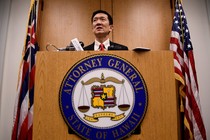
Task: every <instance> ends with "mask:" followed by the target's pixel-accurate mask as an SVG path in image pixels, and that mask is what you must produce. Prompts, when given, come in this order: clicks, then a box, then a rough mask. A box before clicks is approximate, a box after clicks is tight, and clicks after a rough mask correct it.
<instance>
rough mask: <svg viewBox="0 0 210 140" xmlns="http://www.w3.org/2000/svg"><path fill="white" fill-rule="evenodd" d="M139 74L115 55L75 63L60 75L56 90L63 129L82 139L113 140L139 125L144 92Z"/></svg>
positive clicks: (144, 99) (89, 58)
mask: <svg viewBox="0 0 210 140" xmlns="http://www.w3.org/2000/svg"><path fill="white" fill-rule="evenodd" d="M147 92H148V91H147V88H146V84H145V81H144V79H143V77H142V75H141V73H140V72H139V71H138V70H137V69H136V68H135V66H134V65H133V64H131V63H130V62H129V61H127V60H125V59H124V58H121V57H119V56H116V55H111V54H105V53H102V54H95V55H91V56H88V57H85V58H83V59H82V60H79V61H78V62H77V63H75V64H74V65H73V66H72V67H71V68H70V69H69V71H68V72H67V73H66V75H65V76H64V79H63V81H62V83H61V86H60V91H59V105H60V110H61V114H62V116H63V118H64V120H65V122H66V124H67V126H68V127H69V128H70V129H71V130H73V131H74V133H76V134H77V135H78V136H80V137H82V138H83V139H91V140H116V139H122V138H125V137H128V136H130V135H131V134H132V133H133V131H134V130H135V129H136V128H137V127H138V126H139V125H140V124H141V123H142V121H143V119H144V116H145V114H146V110H147V105H148V93H147Z"/></svg>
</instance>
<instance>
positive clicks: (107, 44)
mask: <svg viewBox="0 0 210 140" xmlns="http://www.w3.org/2000/svg"><path fill="white" fill-rule="evenodd" d="M100 44H101V43H100V42H98V41H97V40H95V43H94V50H95V51H98V50H99V49H98V48H99V45H100ZM103 44H104V46H105V49H106V50H108V47H109V46H110V40H109V38H108V39H107V40H106V41H104V42H103Z"/></svg>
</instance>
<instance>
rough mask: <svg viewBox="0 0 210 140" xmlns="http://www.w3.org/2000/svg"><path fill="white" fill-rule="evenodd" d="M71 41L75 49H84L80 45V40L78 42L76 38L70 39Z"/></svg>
mask: <svg viewBox="0 0 210 140" xmlns="http://www.w3.org/2000/svg"><path fill="white" fill-rule="evenodd" d="M71 43H72V44H73V46H74V48H75V49H76V51H84V49H83V47H82V45H81V44H80V42H79V40H78V39H77V38H74V39H72V40H71ZM83 44H84V43H83Z"/></svg>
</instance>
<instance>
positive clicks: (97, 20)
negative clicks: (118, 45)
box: [92, 13, 113, 36]
mask: <svg viewBox="0 0 210 140" xmlns="http://www.w3.org/2000/svg"><path fill="white" fill-rule="evenodd" d="M92 24H93V25H92V26H93V27H92V29H93V33H94V34H95V36H107V35H108V34H109V32H111V31H112V29H113V25H109V20H108V16H107V15H106V14H104V13H98V14H96V15H95V16H94V17H93V22H92Z"/></svg>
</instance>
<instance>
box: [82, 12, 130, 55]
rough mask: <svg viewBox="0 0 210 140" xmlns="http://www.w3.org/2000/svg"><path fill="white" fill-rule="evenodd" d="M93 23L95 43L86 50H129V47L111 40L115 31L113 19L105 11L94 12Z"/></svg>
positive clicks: (85, 48)
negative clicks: (110, 34)
mask: <svg viewBox="0 0 210 140" xmlns="http://www.w3.org/2000/svg"><path fill="white" fill-rule="evenodd" d="M91 22H92V31H93V33H94V35H95V41H94V42H93V43H92V44H90V45H88V46H86V47H84V50H95V51H97V50H128V47H127V46H124V45H121V44H118V43H115V42H112V41H110V40H109V33H110V32H111V31H112V30H113V19H112V17H111V15H110V14H109V13H108V12H106V11H103V10H97V11H95V12H93V15H92V18H91Z"/></svg>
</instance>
